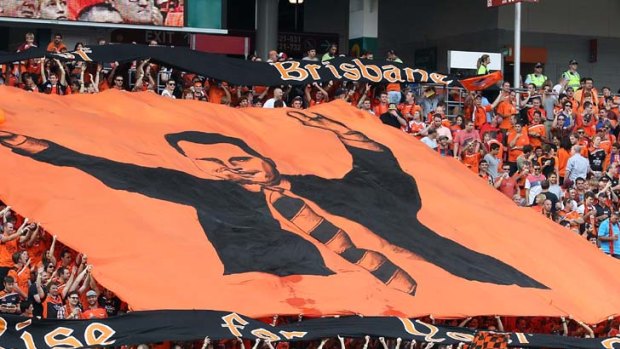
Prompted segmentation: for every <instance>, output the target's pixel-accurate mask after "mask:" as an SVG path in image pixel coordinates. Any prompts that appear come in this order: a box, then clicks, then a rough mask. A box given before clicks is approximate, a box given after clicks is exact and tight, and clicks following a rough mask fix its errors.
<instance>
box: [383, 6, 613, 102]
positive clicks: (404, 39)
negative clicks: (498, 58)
mask: <svg viewBox="0 0 620 349" xmlns="http://www.w3.org/2000/svg"><path fill="white" fill-rule="evenodd" d="M522 13H523V18H522V29H523V33H522V46H527V47H544V48H546V49H547V52H548V57H547V62H546V68H545V69H546V71H545V73H546V75H548V76H549V78H550V79H552V81H554V82H555V81H557V79H558V77H559V76H560V75H561V73H562V72H564V71H565V70H566V69H567V64H568V61H569V60H571V59H573V58H575V59H577V60H578V61H579V63H580V65H579V72H580V74H581V75H582V76H591V77H592V78H594V80H595V84H596V85H597V86H603V85H609V86H610V87H612V89H613V90H618V88H620V69H618V65H619V63H618V62H619V59H618V58H620V1H619V0H587V1H582V0H541V2H540V3H538V4H523V11H522ZM473 19H475V20H473ZM513 28H514V7H513V6H503V7H500V8H495V9H487V8H486V7H485V2H484V1H481V0H458V1H457V0H413V1H399V0H381V1H380V7H379V45H380V49H379V50H380V52H378V53H377V54H376V55H375V56H376V57H382V56H384V52H385V51H386V50H387V49H394V50H396V51H397V52H398V54H399V56H400V57H401V58H402V59H403V61H405V62H408V63H410V64H413V61H414V56H415V54H414V52H415V50H416V49H422V48H429V47H437V61H438V62H437V68H438V70H440V71H444V72H445V71H447V51H448V50H466V51H492V52H501V50H502V49H503V48H504V47H509V46H512V45H513V36H514V34H513V31H512V30H513ZM591 39H597V40H598V61H597V62H596V63H589V62H588V59H589V54H590V51H589V40H591ZM522 73H523V74H527V73H529V72H528V71H522ZM511 80H512V79H511Z"/></svg>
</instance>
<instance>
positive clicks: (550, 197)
mask: <svg viewBox="0 0 620 349" xmlns="http://www.w3.org/2000/svg"><path fill="white" fill-rule="evenodd" d="M549 187H551V183H549V180H546V179H545V180H543V181H541V182H540V188H541V189H542V191H541V192H540V193H541V194H542V195H544V196H545V199H546V200H549V201H551V213H553V214H555V213H556V212H557V209H558V208H557V204H558V202H559V201H560V199H559V198H558V196H557V195H555V194H554V193H552V192H550V191H549Z"/></svg>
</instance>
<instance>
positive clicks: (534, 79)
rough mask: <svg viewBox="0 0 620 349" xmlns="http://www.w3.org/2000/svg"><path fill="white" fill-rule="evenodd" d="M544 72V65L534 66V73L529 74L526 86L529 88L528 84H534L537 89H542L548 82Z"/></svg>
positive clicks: (537, 64)
mask: <svg viewBox="0 0 620 349" xmlns="http://www.w3.org/2000/svg"><path fill="white" fill-rule="evenodd" d="M542 71H543V65H542V63H536V65H535V66H534V73H533V74H527V77H526V78H525V85H526V86H527V85H528V84H534V85H535V86H536V88H542V86H543V85H544V83H545V81H547V77H546V76H544V75H543V73H542Z"/></svg>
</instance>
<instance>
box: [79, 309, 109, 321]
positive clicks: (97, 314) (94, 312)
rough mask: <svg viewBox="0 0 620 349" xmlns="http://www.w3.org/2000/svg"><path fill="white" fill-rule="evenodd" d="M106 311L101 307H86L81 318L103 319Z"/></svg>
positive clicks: (106, 314)
mask: <svg viewBox="0 0 620 349" xmlns="http://www.w3.org/2000/svg"><path fill="white" fill-rule="evenodd" d="M107 317H108V313H107V312H106V311H105V309H103V308H95V309H87V310H84V311H83V312H82V319H105V318H107Z"/></svg>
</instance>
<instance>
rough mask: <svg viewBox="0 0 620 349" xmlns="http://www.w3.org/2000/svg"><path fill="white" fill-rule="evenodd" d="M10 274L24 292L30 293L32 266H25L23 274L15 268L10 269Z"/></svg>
mask: <svg viewBox="0 0 620 349" xmlns="http://www.w3.org/2000/svg"><path fill="white" fill-rule="evenodd" d="M7 275H8V276H11V277H12V278H13V280H15V282H17V286H19V288H20V289H21V290H22V292H24V293H25V294H28V286H29V285H28V282H29V281H30V268H25V269H24V271H22V273H21V274H18V273H17V270H16V269H15V268H12V269H11V270H9V273H8V274H7Z"/></svg>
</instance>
